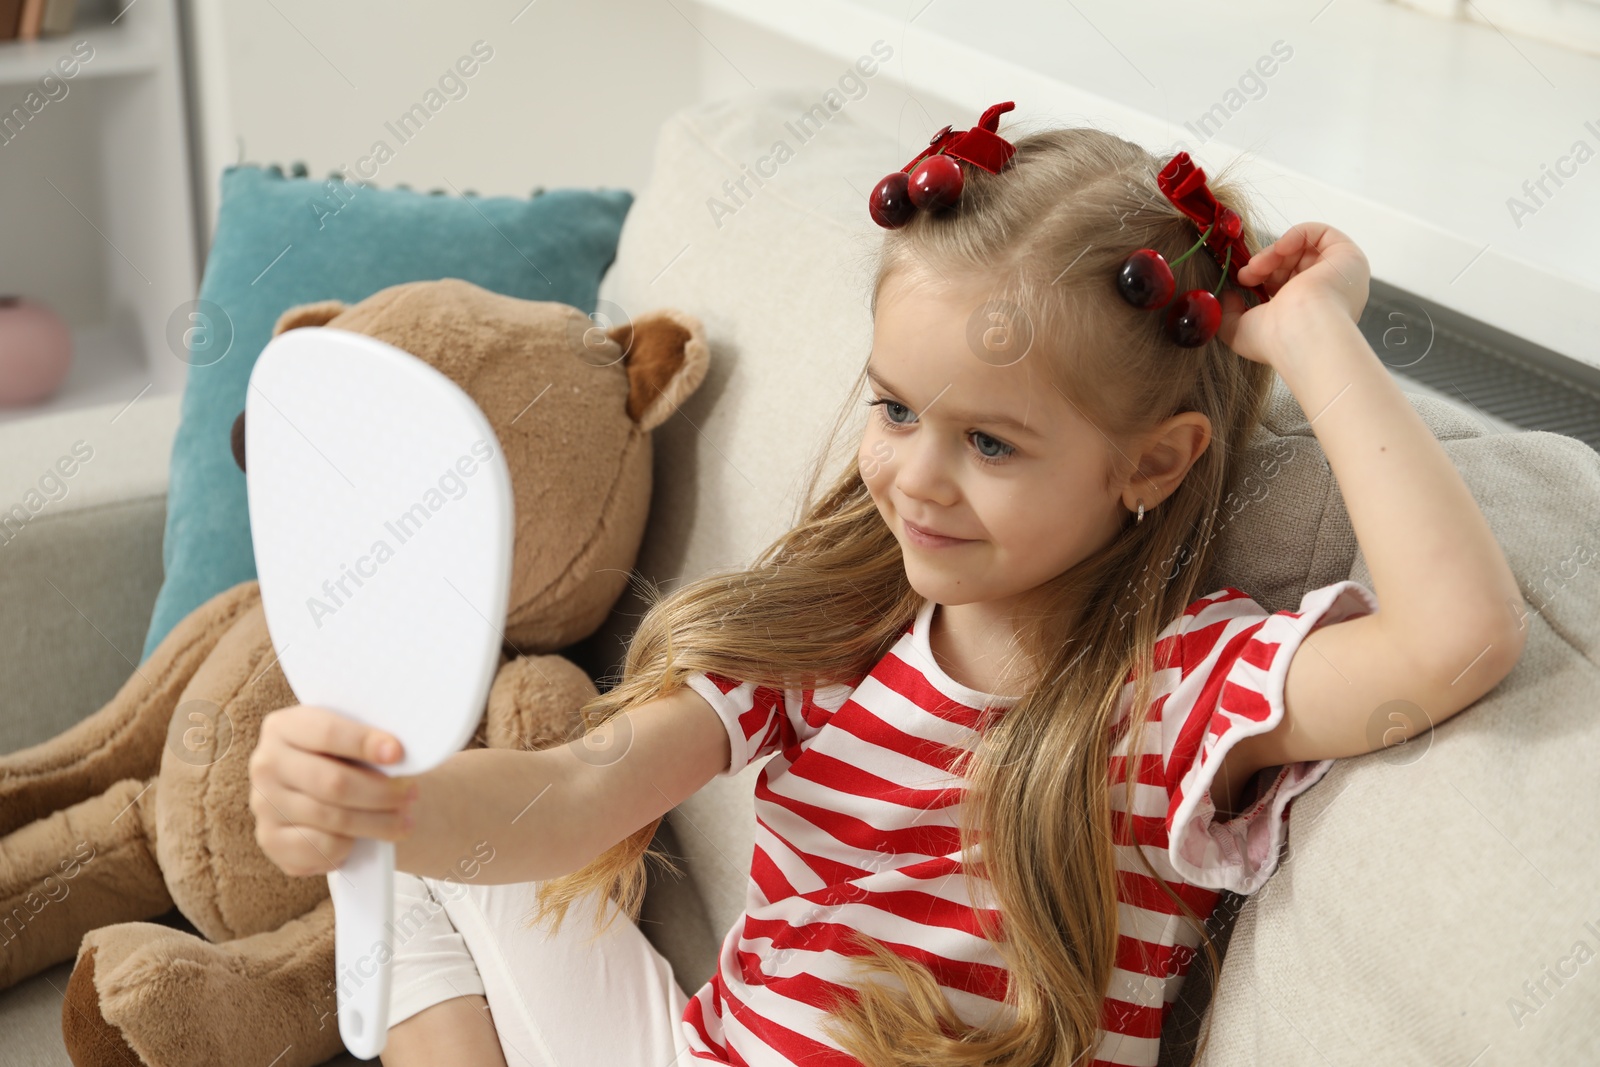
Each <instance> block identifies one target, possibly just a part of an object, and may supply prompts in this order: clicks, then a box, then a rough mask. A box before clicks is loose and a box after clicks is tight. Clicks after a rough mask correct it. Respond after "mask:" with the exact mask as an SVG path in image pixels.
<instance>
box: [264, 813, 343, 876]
mask: <svg viewBox="0 0 1600 1067" xmlns="http://www.w3.org/2000/svg"><path fill="white" fill-rule="evenodd" d="M256 843H257V844H258V845H260V846H261V851H263V852H265V853H266V854H267V855H268V856H269V857H270V858H271V859H272V861H273V862H274V863H276V864H277V865H278V866H279V868H281V869H282V870H283V872H284V873H285V874H288V875H292V876H295V877H302V876H305V875H312V874H326V873H328V872H329V871H331V870H334V869H335V868H337V867H338V866H339V865H340V864H341V863H343V862H344V861H345V858H346V857H347V856H349V855H350V848H351V846H352V845H353V842H352V841H351V840H350V839H349V838H345V837H337V836H335V835H333V834H329V833H326V832H324V831H322V830H317V829H314V828H312V827H308V826H291V825H287V824H284V823H270V822H268V823H263V822H258V823H256Z"/></svg>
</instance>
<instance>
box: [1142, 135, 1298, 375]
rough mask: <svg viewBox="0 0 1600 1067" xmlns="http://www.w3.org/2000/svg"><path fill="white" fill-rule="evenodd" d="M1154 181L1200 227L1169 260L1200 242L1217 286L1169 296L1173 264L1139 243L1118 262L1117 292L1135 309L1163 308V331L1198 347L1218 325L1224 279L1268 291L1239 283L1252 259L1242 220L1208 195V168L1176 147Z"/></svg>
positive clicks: (1185, 344)
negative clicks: (1214, 267)
mask: <svg viewBox="0 0 1600 1067" xmlns="http://www.w3.org/2000/svg"><path fill="white" fill-rule="evenodd" d="M1156 185H1157V186H1158V187H1160V189H1161V192H1162V194H1163V195H1164V196H1165V197H1166V198H1167V199H1168V200H1170V201H1172V203H1173V204H1174V205H1175V206H1176V207H1177V209H1178V210H1179V211H1181V212H1183V213H1184V215H1186V216H1188V217H1189V218H1190V219H1191V220H1192V221H1193V222H1194V223H1195V225H1197V226H1200V227H1203V228H1204V232H1203V233H1201V235H1200V240H1198V241H1196V242H1195V243H1194V244H1193V245H1192V246H1191V247H1190V248H1189V250H1188V251H1187V252H1185V253H1184V254H1183V255H1181V256H1179V257H1178V258H1177V259H1175V260H1173V261H1172V263H1173V265H1176V264H1178V263H1182V262H1183V261H1184V260H1186V259H1188V258H1189V257H1190V256H1191V255H1193V254H1194V253H1195V252H1196V251H1198V250H1199V248H1200V247H1201V246H1202V245H1204V246H1205V248H1206V250H1207V251H1208V252H1210V253H1211V256H1212V258H1214V259H1216V260H1217V262H1218V263H1219V264H1221V266H1222V277H1221V278H1220V279H1218V281H1217V287H1216V289H1215V290H1207V289H1190V290H1189V291H1188V292H1186V293H1184V294H1183V295H1182V296H1180V297H1178V299H1177V300H1173V299H1172V297H1173V291H1174V290H1175V289H1176V288H1177V283H1176V282H1175V281H1174V280H1173V277H1172V267H1171V266H1169V265H1168V264H1167V261H1166V260H1165V259H1164V258H1163V257H1162V255H1161V253H1160V252H1157V251H1156V250H1155V249H1153V248H1141V249H1139V250H1138V251H1137V252H1134V253H1132V254H1131V255H1129V256H1128V258H1127V259H1125V260H1123V261H1122V269H1121V270H1119V271H1118V272H1117V279H1116V281H1117V291H1118V292H1119V293H1121V294H1122V298H1123V299H1124V300H1126V301H1127V302H1128V303H1130V304H1132V305H1133V306H1134V307H1136V308H1140V309H1142V310H1146V311H1154V310H1156V309H1158V308H1163V307H1165V308H1166V309H1167V311H1166V315H1165V320H1164V323H1163V325H1164V327H1165V329H1166V332H1167V336H1168V337H1170V338H1172V340H1173V341H1175V342H1177V343H1178V344H1180V345H1182V346H1183V347H1185V348H1198V347H1199V346H1201V345H1203V344H1205V343H1206V342H1207V341H1209V340H1211V338H1212V337H1213V336H1214V335H1215V334H1216V332H1217V327H1219V326H1221V325H1222V303H1221V301H1219V300H1218V299H1217V294H1219V293H1221V292H1222V287H1223V285H1224V284H1226V283H1227V282H1229V281H1232V282H1233V284H1234V285H1237V286H1239V288H1241V289H1244V290H1246V291H1248V292H1251V293H1254V294H1255V295H1256V296H1257V297H1259V298H1260V299H1261V300H1262V301H1265V300H1267V299H1268V297H1267V291H1266V290H1265V289H1263V288H1262V287H1261V286H1259V285H1240V284H1239V268H1240V267H1242V266H1244V264H1246V263H1248V262H1250V250H1249V249H1248V248H1246V247H1245V243H1244V238H1243V237H1242V236H1241V235H1240V234H1241V231H1242V229H1243V223H1242V222H1241V220H1240V218H1239V215H1238V213H1237V212H1235V211H1234V210H1233V209H1232V208H1230V207H1228V206H1227V205H1225V204H1221V203H1219V202H1218V201H1217V198H1216V197H1215V196H1212V195H1211V190H1210V188H1208V187H1207V186H1206V172H1205V171H1203V170H1201V169H1200V168H1199V167H1197V166H1195V165H1194V160H1192V159H1190V158H1189V153H1187V152H1179V153H1178V154H1177V155H1175V156H1173V157H1172V158H1171V159H1170V160H1168V161H1167V164H1166V166H1164V167H1162V168H1161V173H1160V174H1158V175H1156Z"/></svg>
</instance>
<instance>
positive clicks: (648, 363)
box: [606, 308, 711, 433]
mask: <svg viewBox="0 0 1600 1067" xmlns="http://www.w3.org/2000/svg"><path fill="white" fill-rule="evenodd" d="M606 336H607V337H609V338H611V339H612V340H613V341H615V342H617V343H618V344H619V345H621V346H622V350H623V352H624V353H625V354H626V359H627V369H628V415H629V416H630V417H631V418H632V419H633V420H634V421H635V422H636V423H638V424H639V429H641V430H643V431H645V432H646V433H648V432H649V431H651V430H653V429H655V428H656V427H657V426H660V425H661V424H662V423H663V422H666V421H667V417H668V416H669V415H671V414H672V413H673V412H674V411H677V410H678V406H679V405H680V404H682V403H683V402H684V401H685V400H687V399H688V398H689V396H690V395H691V394H692V393H693V392H694V391H695V390H696V389H698V388H700V383H701V382H703V381H705V377H706V369H707V368H708V367H709V366H710V365H711V350H710V348H709V347H708V346H707V345H706V336H705V327H703V326H702V325H701V324H700V320H699V319H697V318H695V317H694V316H693V315H690V314H687V313H685V312H682V311H678V310H676V309H675V308H662V309H659V310H656V311H650V312H646V313H645V314H643V315H641V316H639V317H638V318H636V319H634V320H633V321H632V322H624V323H621V324H620V325H617V326H613V327H611V329H609V330H607V331H606Z"/></svg>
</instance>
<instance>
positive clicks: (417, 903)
mask: <svg viewBox="0 0 1600 1067" xmlns="http://www.w3.org/2000/svg"><path fill="white" fill-rule="evenodd" d="M394 882H395V900H394V923H395V937H394V946H393V947H394V964H393V970H392V976H393V977H392V985H391V989H390V1000H389V1025H390V1026H394V1025H395V1024H397V1023H400V1022H403V1021H404V1020H406V1019H408V1018H410V1017H411V1016H413V1015H415V1014H416V1013H417V1012H419V1011H422V1010H423V1009H424V1008H428V1007H431V1006H433V1005H434V1004H438V1003H440V1002H441V1001H446V1000H449V999H451V998H452V997H461V996H467V995H469V994H473V993H477V994H481V995H482V996H483V997H484V998H485V999H486V1000H487V1001H488V1002H489V1012H490V1014H491V1016H492V1017H493V1019H494V1025H495V1029H496V1030H497V1031H498V1032H499V1035H500V1047H501V1049H502V1050H503V1051H504V1053H505V1058H506V1063H507V1064H508V1067H590V1065H593V1064H628V1065H638V1067H686V1065H687V1064H689V1063H690V1062H691V1061H692V1060H693V1056H692V1055H691V1054H690V1053H689V1048H688V1043H687V1041H686V1040H685V1038H684V1036H683V1028H682V1023H681V1020H682V1018H683V1010H684V1006H685V1005H686V1004H687V1003H688V997H687V996H686V995H685V994H684V992H683V989H682V987H680V986H679V985H678V981H677V979H676V978H675V977H674V976H673V973H672V964H670V963H668V962H667V960H666V959H665V958H663V957H662V956H661V954H660V953H659V952H657V951H656V949H655V946H654V945H652V944H650V942H649V941H648V940H647V939H646V938H645V936H644V934H643V933H641V932H640V930H639V928H638V927H637V926H635V925H634V924H633V923H632V922H629V921H628V917H627V916H626V915H618V916H617V917H616V918H614V919H613V920H612V924H611V929H609V930H607V931H606V933H605V934H604V935H602V936H601V937H600V938H598V939H597V940H595V941H592V942H590V943H588V944H585V943H584V941H585V939H586V938H588V937H590V936H591V935H592V934H593V933H594V932H595V930H596V928H597V924H596V921H595V917H594V898H593V897H592V896H591V897H589V898H585V899H579V900H578V901H576V902H574V904H573V905H572V907H571V908H569V909H568V911H567V917H566V920H565V921H564V922H563V923H562V924H561V930H560V932H559V933H557V934H555V935H553V936H552V935H551V934H550V932H549V927H548V925H547V924H540V925H539V926H536V927H529V926H528V925H527V919H528V917H529V916H530V915H531V914H532V909H533V906H534V903H535V897H534V883H531V882H523V883H518V884H514V885H476V884H473V883H463V882H444V881H437V880H435V879H432V878H419V877H417V876H416V875H412V874H405V873H403V872H401V871H396V872H395V875H394ZM608 907H610V905H608Z"/></svg>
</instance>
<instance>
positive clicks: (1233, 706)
mask: <svg viewBox="0 0 1600 1067" xmlns="http://www.w3.org/2000/svg"><path fill="white" fill-rule="evenodd" d="M1377 610H1378V601H1377V597H1376V596H1374V594H1373V593H1372V591H1371V590H1370V589H1368V588H1367V587H1366V586H1364V585H1361V584H1360V583H1359V582H1354V581H1340V582H1335V583H1333V584H1332V585H1326V586H1323V587H1322V588H1320V589H1313V590H1310V591H1309V592H1307V593H1306V594H1305V595H1304V596H1303V597H1301V598H1300V607H1299V609H1298V610H1296V611H1279V612H1275V613H1272V614H1269V613H1268V612H1267V611H1266V610H1265V609H1263V608H1262V607H1261V605H1259V604H1257V603H1256V602H1255V601H1254V600H1252V599H1251V598H1250V597H1248V596H1246V595H1245V594H1244V593H1242V592H1240V591H1239V590H1237V589H1234V588H1231V587H1230V588H1225V589H1223V590H1221V591H1219V592H1216V593H1213V594H1211V595H1210V596H1208V597H1205V598H1202V599H1200V600H1197V601H1195V602H1194V603H1193V604H1191V605H1190V606H1189V608H1188V609H1187V610H1186V611H1185V613H1184V615H1183V618H1182V619H1181V620H1179V624H1180V625H1179V630H1178V634H1177V638H1178V650H1177V652H1178V656H1179V658H1180V661H1181V668H1182V678H1181V680H1180V681H1179V682H1178V685H1177V688H1176V689H1175V690H1174V691H1173V692H1172V693H1171V695H1170V696H1169V697H1168V699H1167V702H1166V705H1165V706H1164V708H1163V712H1162V721H1163V729H1162V736H1163V748H1164V750H1165V751H1164V753H1163V766H1164V769H1165V775H1164V777H1165V780H1166V783H1167V793H1168V806H1167V848H1168V858H1169V859H1170V861H1171V863H1172V866H1173V868H1174V869H1175V870H1176V871H1177V872H1178V874H1179V875H1181V876H1182V877H1183V878H1184V880H1185V881H1188V882H1190V883H1192V884H1195V885H1201V886H1207V887H1209V888H1212V889H1228V890H1231V891H1233V892H1235V893H1241V894H1249V893H1254V892H1255V891H1256V890H1257V889H1260V888H1261V886H1262V885H1263V884H1264V883H1265V882H1266V880H1267V879H1268V878H1269V877H1271V875H1272V873H1273V871H1274V870H1276V868H1277V865H1278V853H1279V851H1280V849H1281V847H1282V845H1283V840H1284V837H1285V836H1286V834H1287V829H1286V826H1287V823H1288V819H1289V810H1288V809H1289V803H1290V801H1292V800H1293V799H1294V798H1295V797H1297V796H1299V795H1300V794H1301V793H1304V792H1305V791H1306V790H1307V789H1310V788H1311V787H1312V786H1313V785H1315V784H1316V783H1317V782H1318V781H1319V780H1320V779H1321V778H1322V776H1323V775H1324V774H1326V773H1327V772H1328V769H1329V768H1330V767H1332V766H1333V760H1331V759H1325V760H1304V761H1301V762H1297V763H1291V764H1288V765H1287V766H1284V767H1280V768H1278V770H1277V773H1276V775H1275V776H1274V778H1273V779H1272V781H1271V782H1270V783H1269V784H1268V785H1267V786H1266V788H1265V789H1263V790H1261V791H1260V792H1259V793H1258V794H1257V796H1256V799H1255V801H1254V803H1253V804H1252V805H1251V806H1250V807H1249V808H1247V809H1245V810H1244V811H1242V812H1240V813H1239V814H1238V815H1236V816H1235V817H1234V818H1232V819H1229V820H1228V821H1226V822H1217V821H1216V814H1217V810H1216V805H1215V804H1213V803H1212V801H1211V795H1210V791H1211V782H1212V779H1213V778H1215V777H1216V773H1217V767H1218V766H1219V765H1220V764H1221V762H1222V757H1223V756H1225V755H1226V754H1227V753H1228V751H1229V750H1230V749H1232V748H1233V746H1234V745H1236V744H1238V743H1239V741H1240V740H1242V739H1243V738H1246V737H1250V736H1253V735H1255V734H1262V733H1267V732H1268V731H1270V730H1272V729H1273V728H1274V727H1276V726H1277V725H1278V724H1279V723H1280V722H1282V721H1283V716H1284V684H1285V680H1286V679H1287V677H1288V674H1289V661H1290V660H1291V659H1293V658H1294V654H1295V652H1296V651H1297V650H1298V649H1299V647H1300V643H1301V641H1303V640H1304V639H1305V638H1306V636H1307V635H1308V634H1310V633H1311V631H1313V630H1315V629H1317V628H1318V627H1320V626H1328V625H1332V624H1333V623H1337V622H1343V621H1344V620H1346V619H1351V618H1357V617H1360V616H1362V615H1367V614H1370V613H1372V612H1375V611H1377Z"/></svg>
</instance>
